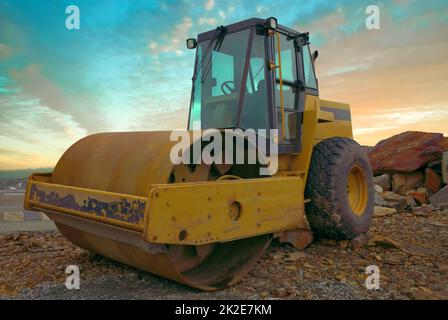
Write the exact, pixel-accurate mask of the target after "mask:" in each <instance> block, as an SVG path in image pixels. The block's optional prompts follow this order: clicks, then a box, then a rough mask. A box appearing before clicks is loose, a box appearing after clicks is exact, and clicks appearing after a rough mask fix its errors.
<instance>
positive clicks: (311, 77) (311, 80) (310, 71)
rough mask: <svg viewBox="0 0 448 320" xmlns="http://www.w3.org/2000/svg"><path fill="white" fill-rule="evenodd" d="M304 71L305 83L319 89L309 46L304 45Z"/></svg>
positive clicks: (309, 86)
mask: <svg viewBox="0 0 448 320" xmlns="http://www.w3.org/2000/svg"><path fill="white" fill-rule="evenodd" d="M303 71H304V74H305V85H306V86H307V87H308V88H312V89H317V81H316V76H315V74H314V66H313V62H312V61H311V54H310V48H309V46H305V47H303Z"/></svg>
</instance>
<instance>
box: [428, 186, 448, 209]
mask: <svg viewBox="0 0 448 320" xmlns="http://www.w3.org/2000/svg"><path fill="white" fill-rule="evenodd" d="M429 201H430V202H431V204H432V205H433V206H435V207H437V206H440V205H441V204H444V203H448V185H446V186H445V187H443V188H442V189H441V190H439V192H437V193H436V194H435V195H433V196H432V197H431V198H429Z"/></svg>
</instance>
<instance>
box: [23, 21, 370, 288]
mask: <svg viewBox="0 0 448 320" xmlns="http://www.w3.org/2000/svg"><path fill="white" fill-rule="evenodd" d="M187 47H188V48H189V49H195V50H196V59H195V66H194V72H193V78H192V80H193V81H192V91H191V103H190V112H189V120H188V130H185V132H186V133H187V136H188V138H189V139H188V141H189V142H188V144H187V147H186V148H183V149H182V150H181V152H180V153H178V154H182V155H184V152H185V155H187V156H185V157H184V159H186V158H188V159H187V160H191V158H192V157H191V155H192V154H194V152H187V151H189V150H193V149H195V146H196V149H198V150H199V151H201V150H204V149H206V148H208V146H209V145H210V144H211V143H212V142H213V141H215V140H216V139H217V138H216V135H215V136H214V138H213V139H212V138H210V137H208V139H207V130H208V129H216V130H218V131H219V132H221V133H223V134H224V132H228V131H229V130H230V131H233V132H238V134H239V135H240V136H241V137H242V140H243V142H244V143H242V144H235V146H234V147H231V148H233V149H231V151H232V152H230V156H229V157H227V155H228V154H229V151H228V148H227V145H226V148H225V149H222V150H218V149H216V150H214V151H213V155H215V156H217V158H218V159H220V160H222V159H223V158H225V159H227V158H229V159H230V160H234V161H213V162H212V163H210V162H209V161H190V162H188V161H185V162H179V161H173V157H172V154H173V148H175V147H176V146H177V145H178V144H179V139H177V140H176V139H173V132H166V131H159V132H117V133H115V132H111V133H98V134H93V135H90V136H87V137H85V138H83V139H81V140H79V141H78V142H76V143H75V144H73V145H72V146H71V147H70V148H69V149H68V150H67V151H66V152H65V153H64V154H63V155H62V157H61V158H60V160H59V162H58V163H57V165H56V167H55V168H54V171H53V172H52V173H47V174H33V175H31V176H30V178H29V180H28V185H27V190H26V196H25V203H24V206H25V209H27V210H36V211H42V212H45V213H46V214H47V215H48V216H49V217H50V218H51V219H52V220H53V221H54V222H55V224H56V226H57V227H58V229H59V230H60V232H61V233H62V234H63V235H64V236H65V237H66V238H67V239H69V240H70V241H71V242H73V243H74V244H75V245H77V246H79V247H82V248H85V249H87V250H89V251H91V252H94V253H97V254H100V255H103V256H106V257H109V258H111V259H114V260H117V261H120V262H122V263H125V264H128V265H131V266H134V267H136V268H139V269H142V270H146V271H148V272H151V273H153V274H156V275H159V276H162V277H166V278H169V279H172V280H174V281H178V282H180V283H183V284H186V285H188V286H191V287H195V288H199V289H203V290H216V289H219V288H223V287H225V286H229V285H232V284H234V283H235V282H236V281H238V280H239V279H240V278H241V277H242V276H243V275H244V274H245V273H247V272H248V271H249V270H250V269H251V268H252V267H253V266H254V264H255V263H256V262H257V260H258V259H259V257H260V256H261V255H262V254H263V252H264V250H265V249H266V248H267V246H268V245H269V243H270V241H271V240H272V239H274V238H278V239H280V240H281V241H282V242H289V243H291V244H293V245H295V246H296V247H298V248H300V247H303V241H302V240H303V239H300V237H303V235H304V234H310V233H311V232H312V233H311V234H313V233H314V234H316V235H318V236H320V237H323V238H333V239H351V238H353V237H355V236H356V235H358V234H361V233H365V232H366V231H367V230H368V228H369V225H370V222H371V219H372V215H373V206H374V188H373V186H374V185H373V177H372V172H371V167H370V165H369V161H368V158H367V156H366V154H365V153H364V151H363V149H362V148H361V147H360V146H359V145H358V144H357V143H356V142H355V141H354V140H353V135H352V126H351V116H350V107H349V105H347V104H344V103H339V102H333V101H328V100H322V99H320V98H319V86H318V81H317V78H316V75H315V71H314V64H315V60H316V58H317V52H316V51H315V52H313V53H311V51H310V49H309V34H308V33H307V32H297V31H295V30H292V29H290V28H287V27H284V26H282V25H279V24H278V23H277V20H276V19H275V18H273V17H270V18H267V19H257V18H253V19H248V20H244V21H240V22H238V23H235V24H231V25H227V26H220V27H217V28H216V29H214V30H210V31H208V32H204V33H201V34H199V35H198V36H197V38H190V39H188V40H187ZM173 85H175V84H173ZM195 128H196V129H197V130H196V129H195ZM249 130H252V131H255V132H256V139H259V138H260V139H261V137H262V136H263V135H264V138H265V139H266V140H268V141H269V144H266V145H269V146H270V147H267V148H259V146H258V144H256V143H254V142H253V139H249V138H248V137H249V135H247V134H245V133H246V132H247V131H249ZM198 132H199V134H197V133H198ZM267 132H274V134H272V135H271V134H267ZM235 140H236V139H235ZM232 141H233V139H232ZM272 146H274V147H272ZM254 148H255V149H256V150H257V155H258V156H257V159H256V161H246V160H247V158H249V151H250V149H254ZM233 151H235V154H237V151H239V152H240V154H242V155H243V156H242V157H241V158H242V159H243V161H239V160H241V159H239V158H238V159H239V160H238V159H235V156H234V154H233ZM274 159H275V162H276V165H275V170H265V171H263V170H262V169H268V168H269V167H270V166H271V164H272V163H273V161H274ZM271 167H272V166H271ZM263 172H264V173H263ZM266 172H268V173H266Z"/></svg>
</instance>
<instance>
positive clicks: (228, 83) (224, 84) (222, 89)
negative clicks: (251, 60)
mask: <svg viewBox="0 0 448 320" xmlns="http://www.w3.org/2000/svg"><path fill="white" fill-rule="evenodd" d="M231 84H233V87H234V88H235V81H233V80H228V81H224V82H223V83H222V84H221V91H222V93H224V94H226V95H229V94H232V91H233V90H235V89H233V88H232V87H231V86H230V85H231ZM226 88H227V90H228V91H229V92H226V90H225V89H226Z"/></svg>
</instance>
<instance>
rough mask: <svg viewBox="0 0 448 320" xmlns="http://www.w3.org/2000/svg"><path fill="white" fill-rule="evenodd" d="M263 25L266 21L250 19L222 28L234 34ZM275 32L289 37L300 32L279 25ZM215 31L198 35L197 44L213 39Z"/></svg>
mask: <svg viewBox="0 0 448 320" xmlns="http://www.w3.org/2000/svg"><path fill="white" fill-rule="evenodd" d="M265 23H266V19H261V18H250V19H246V20H242V21H239V22H236V23H232V24H229V25H227V26H224V27H225V28H226V30H227V32H228V33H232V32H236V31H240V30H244V29H249V28H251V27H262V26H264V24H265ZM276 30H278V31H280V32H282V33H285V34H287V35H291V36H295V35H299V34H300V32H298V31H296V30H293V29H290V28H287V27H285V26H282V25H281V24H278V25H277V29H276ZM215 31H216V29H213V30H209V31H206V32H202V33H200V34H198V42H202V41H206V40H210V39H211V38H212V37H213V34H214V33H215Z"/></svg>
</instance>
